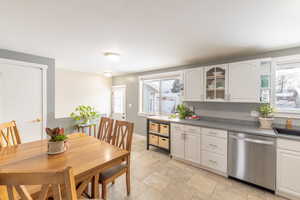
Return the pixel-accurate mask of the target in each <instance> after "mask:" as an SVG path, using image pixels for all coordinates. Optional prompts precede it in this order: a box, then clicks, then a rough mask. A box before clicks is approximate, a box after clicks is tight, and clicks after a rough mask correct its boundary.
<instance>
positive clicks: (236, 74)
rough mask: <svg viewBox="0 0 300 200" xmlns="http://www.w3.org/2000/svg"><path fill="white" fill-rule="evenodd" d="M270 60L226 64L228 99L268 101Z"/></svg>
mask: <svg viewBox="0 0 300 200" xmlns="http://www.w3.org/2000/svg"><path fill="white" fill-rule="evenodd" d="M270 69H271V66H270V62H269V65H268V63H266V62H263V61H260V60H252V61H246V62H238V63H230V64H229V65H228V76H229V79H228V101H230V102H249V103H250V102H253V103H260V102H265V103H267V102H269V97H270Z"/></svg>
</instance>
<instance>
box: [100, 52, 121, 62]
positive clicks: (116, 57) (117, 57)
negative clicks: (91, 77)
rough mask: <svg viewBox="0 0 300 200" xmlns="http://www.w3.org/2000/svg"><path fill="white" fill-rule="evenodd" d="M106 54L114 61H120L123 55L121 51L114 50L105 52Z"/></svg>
mask: <svg viewBox="0 0 300 200" xmlns="http://www.w3.org/2000/svg"><path fill="white" fill-rule="evenodd" d="M104 56H105V57H107V58H108V59H110V60H112V61H119V60H120V57H121V55H120V54H119V53H114V52H105V53H104Z"/></svg>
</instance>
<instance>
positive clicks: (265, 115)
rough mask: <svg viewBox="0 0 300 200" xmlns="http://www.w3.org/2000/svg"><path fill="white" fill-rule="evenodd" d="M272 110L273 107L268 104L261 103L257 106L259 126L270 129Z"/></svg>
mask: <svg viewBox="0 0 300 200" xmlns="http://www.w3.org/2000/svg"><path fill="white" fill-rule="evenodd" d="M274 111H275V110H274V108H273V107H272V106H271V105H270V104H263V105H261V106H260V107H259V108H258V112H259V114H260V117H259V118H258V119H259V122H260V128H263V129H272V123H273V120H274V118H273V113H274Z"/></svg>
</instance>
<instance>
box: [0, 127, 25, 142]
mask: <svg viewBox="0 0 300 200" xmlns="http://www.w3.org/2000/svg"><path fill="white" fill-rule="evenodd" d="M17 144H21V139H20V135H19V131H18V128H17V124H16V122H15V121H11V122H6V123H2V124H0V147H5V146H14V145H17Z"/></svg>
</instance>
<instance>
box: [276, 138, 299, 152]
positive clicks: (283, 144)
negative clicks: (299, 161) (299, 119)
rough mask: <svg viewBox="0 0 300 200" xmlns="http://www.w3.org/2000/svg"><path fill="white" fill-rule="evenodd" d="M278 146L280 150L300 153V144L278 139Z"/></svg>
mask: <svg viewBox="0 0 300 200" xmlns="http://www.w3.org/2000/svg"><path fill="white" fill-rule="evenodd" d="M277 146H278V148H280V149H287V150H291V151H298V152H300V142H299V141H293V140H286V139H277Z"/></svg>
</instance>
